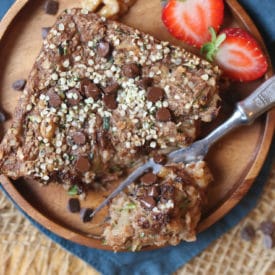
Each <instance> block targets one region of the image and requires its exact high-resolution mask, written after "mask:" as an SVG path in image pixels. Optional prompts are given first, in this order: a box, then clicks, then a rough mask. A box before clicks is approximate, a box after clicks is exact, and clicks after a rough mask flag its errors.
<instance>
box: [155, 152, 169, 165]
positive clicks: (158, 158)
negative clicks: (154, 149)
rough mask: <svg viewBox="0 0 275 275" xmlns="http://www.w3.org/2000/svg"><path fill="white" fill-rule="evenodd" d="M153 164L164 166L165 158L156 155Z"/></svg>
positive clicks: (161, 155) (164, 156)
mask: <svg viewBox="0 0 275 275" xmlns="http://www.w3.org/2000/svg"><path fill="white" fill-rule="evenodd" d="M154 162H155V163H157V164H161V165H164V164H165V163H166V162H167V157H166V155H163V154H157V155H155V156H154Z"/></svg>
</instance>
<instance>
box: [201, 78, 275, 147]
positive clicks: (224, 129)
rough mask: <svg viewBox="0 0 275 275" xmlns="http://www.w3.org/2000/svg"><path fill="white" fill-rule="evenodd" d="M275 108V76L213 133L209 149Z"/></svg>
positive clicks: (238, 104) (238, 106)
mask: <svg viewBox="0 0 275 275" xmlns="http://www.w3.org/2000/svg"><path fill="white" fill-rule="evenodd" d="M274 106H275V76H272V77H271V78H270V79H268V80H267V81H265V82H264V83H263V84H262V85H260V86H259V87H258V88H257V89H256V90H255V91H254V92H253V93H252V94H251V95H249V96H248V97H247V98H245V99H244V100H243V101H240V102H238V103H237V105H236V109H235V111H234V113H233V114H232V116H231V117H230V118H229V119H228V120H227V121H225V122H224V123H223V124H222V125H220V126H219V127H218V128H216V129H215V130H214V131H213V132H211V133H210V134H209V135H208V136H207V137H206V138H205V140H207V142H208V145H207V149H206V151H208V148H209V147H210V146H211V145H212V144H213V143H215V142H216V141H217V140H218V139H220V138H221V137H223V136H224V135H225V134H227V133H228V132H230V131H231V130H233V129H235V128H237V127H239V126H240V125H244V124H251V123H252V122H253V121H254V120H255V119H256V118H257V117H259V116H260V115H261V114H263V113H265V112H266V111H267V110H269V109H271V108H272V107H274Z"/></svg>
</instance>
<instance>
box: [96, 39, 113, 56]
mask: <svg viewBox="0 0 275 275" xmlns="http://www.w3.org/2000/svg"><path fill="white" fill-rule="evenodd" d="M111 52H112V45H111V44H110V43H109V42H107V41H100V42H99V44H98V46H97V53H98V55H99V56H100V57H108V56H109V55H110V54H111Z"/></svg>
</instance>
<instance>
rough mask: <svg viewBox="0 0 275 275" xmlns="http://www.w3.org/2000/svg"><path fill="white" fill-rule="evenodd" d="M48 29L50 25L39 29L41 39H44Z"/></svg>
mask: <svg viewBox="0 0 275 275" xmlns="http://www.w3.org/2000/svg"><path fill="white" fill-rule="evenodd" d="M50 29H51V28H50V27H44V28H42V29H41V35H42V39H46V37H47V35H48V33H49V31H50Z"/></svg>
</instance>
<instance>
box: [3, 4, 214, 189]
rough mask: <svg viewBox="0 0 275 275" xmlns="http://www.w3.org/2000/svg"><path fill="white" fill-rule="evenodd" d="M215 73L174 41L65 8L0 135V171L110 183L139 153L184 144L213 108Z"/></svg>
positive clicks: (39, 178) (75, 181) (69, 182)
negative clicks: (2, 136) (171, 42)
mask: <svg viewBox="0 0 275 275" xmlns="http://www.w3.org/2000/svg"><path fill="white" fill-rule="evenodd" d="M218 77H219V70H218V68H217V67H214V66H212V65H211V64H210V63H208V62H207V61H205V60H202V59H200V58H199V57H197V56H195V55H193V54H191V53H189V52H187V51H185V50H184V49H182V48H179V47H175V46H172V45H170V44H169V43H168V42H160V41H158V40H156V39H154V38H153V37H152V36H150V35H148V34H144V33H141V32H140V31H138V30H135V29H133V28H130V27H128V26H125V25H122V24H120V23H118V22H114V21H109V20H106V19H104V18H100V17H98V16H97V15H95V14H93V13H87V12H85V11H83V10H80V9H73V10H66V11H65V12H63V13H62V14H61V16H60V17H59V18H58V20H57V22H56V24H55V25H54V26H53V28H52V29H51V30H50V32H49V34H48V36H47V38H46V39H45V40H44V42H43V47H42V50H41V52H40V54H39V56H38V57H37V59H36V61H35V64H34V66H33V69H32V71H31V73H30V75H29V78H28V81H27V86H26V88H25V90H24V92H23V95H22V97H21V98H20V101H19V103H18V106H17V108H16V110H15V112H14V116H13V123H12V126H11V128H10V129H9V130H8V132H7V134H6V135H5V137H4V139H3V141H2V143H1V147H0V157H1V160H0V171H1V172H2V173H3V174H6V175H7V176H9V177H11V178H13V179H16V178H18V177H22V176H28V177H32V178H34V179H36V180H37V181H39V182H42V183H47V182H49V181H57V182H59V183H62V184H65V185H72V184H78V185H79V186H82V187H83V186H84V187H87V186H96V185H98V184H102V183H105V182H109V181H113V180H115V179H117V178H118V177H119V175H121V174H122V173H123V172H124V171H125V168H129V167H131V166H132V165H133V164H134V162H135V161H136V160H138V159H140V158H142V157H144V156H147V155H152V154H155V153H156V152H158V153H159V152H167V151H169V150H171V148H175V147H182V146H186V145H189V144H190V143H191V142H192V141H193V140H194V139H195V138H196V133H197V130H198V126H199V123H200V122H201V121H205V122H209V121H211V120H212V119H213V118H215V116H216V114H217V110H218V108H217V101H218V99H219V96H218V88H217V80H218ZM84 189H85V188H84Z"/></svg>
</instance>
